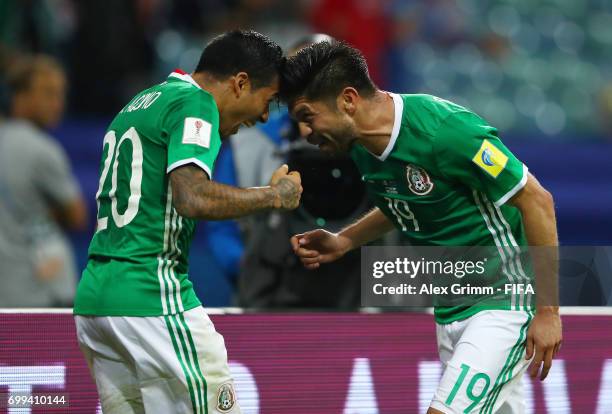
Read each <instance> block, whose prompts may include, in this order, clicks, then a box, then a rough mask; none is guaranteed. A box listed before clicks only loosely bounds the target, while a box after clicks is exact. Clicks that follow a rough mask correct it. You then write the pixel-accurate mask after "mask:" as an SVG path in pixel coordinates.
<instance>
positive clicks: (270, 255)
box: [231, 34, 369, 310]
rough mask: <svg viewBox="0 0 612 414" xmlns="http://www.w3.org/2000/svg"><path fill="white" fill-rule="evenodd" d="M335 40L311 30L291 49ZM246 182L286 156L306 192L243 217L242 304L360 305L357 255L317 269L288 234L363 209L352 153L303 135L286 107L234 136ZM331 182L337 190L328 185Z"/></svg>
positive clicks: (339, 221)
mask: <svg viewBox="0 0 612 414" xmlns="http://www.w3.org/2000/svg"><path fill="white" fill-rule="evenodd" d="M324 40H331V38H330V37H329V36H327V35H321V34H318V35H311V36H308V37H306V38H304V39H301V40H300V41H298V42H297V44H296V45H294V47H293V48H292V50H291V52H290V53H295V52H296V51H297V50H299V48H301V47H304V46H306V45H308V44H311V43H314V42H319V41H324ZM231 143H232V150H233V154H234V159H235V160H236V163H235V165H236V175H237V177H238V183H239V184H240V185H241V186H260V185H266V184H267V177H268V176H269V170H271V171H273V170H274V169H275V168H276V167H277V166H279V165H281V164H282V163H283V162H286V163H288V164H289V166H290V168H291V169H294V170H297V171H299V172H300V174H301V175H302V183H303V186H304V193H303V195H302V203H301V205H300V207H298V209H296V210H294V211H291V212H286V213H270V214H267V215H260V216H258V217H251V218H250V220H249V221H242V222H241V224H242V230H243V234H244V235H245V245H246V247H245V248H246V250H245V257H244V260H243V264H242V268H241V273H240V278H239V280H238V305H239V306H242V307H250V308H264V309H265V308H277V309H279V308H328V309H344V310H349V309H356V308H358V307H359V306H360V300H361V296H360V294H361V291H360V280H359V274H360V255H359V252H358V251H354V252H351V253H349V254H347V255H346V256H345V257H343V258H342V259H340V260H338V261H337V262H334V263H331V264H330V265H327V266H323V267H321V268H319V269H317V270H314V271H310V270H306V269H305V268H304V267H303V266H302V264H301V263H300V262H299V260H297V259H296V256H295V254H294V253H293V250H292V249H291V246H290V244H289V238H290V237H291V236H292V235H293V234H296V233H300V232H303V231H307V230H309V229H311V228H313V227H317V226H321V225H326V226H328V227H329V228H331V229H334V230H340V228H342V227H344V226H345V225H347V224H348V223H350V222H352V221H354V220H355V219H356V218H357V217H358V216H359V215H361V214H363V213H364V212H365V211H366V210H367V208H368V207H369V204H368V202H367V200H366V197H365V188H364V185H363V183H362V182H361V176H360V175H359V172H358V171H357V169H356V167H355V165H354V164H353V162H352V161H351V160H350V159H349V158H348V157H340V158H333V159H332V158H330V157H328V156H326V155H322V154H321V153H320V152H319V151H317V150H316V148H315V147H313V146H311V145H309V144H308V143H306V142H305V141H304V140H302V139H300V136H299V132H298V128H297V124H296V123H295V122H294V121H293V120H292V119H291V118H290V117H289V115H288V113H287V111H286V109H285V108H283V109H282V110H281V111H278V112H277V113H276V114H275V115H273V116H271V117H270V119H269V120H268V122H267V123H266V124H265V125H261V126H259V127H258V128H251V129H248V130H244V131H241V132H240V133H239V134H237V135H236V136H234V137H232V138H231ZM330 188H334V191H333V192H330V191H329V189H330Z"/></svg>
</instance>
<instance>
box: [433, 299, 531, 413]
mask: <svg viewBox="0 0 612 414" xmlns="http://www.w3.org/2000/svg"><path fill="white" fill-rule="evenodd" d="M532 318H533V314H531V313H527V312H524V311H503V310H490V311H482V312H479V313H477V314H476V315H474V316H472V317H470V318H467V319H464V320H461V321H456V322H452V323H450V324H446V325H441V324H437V326H436V334H437V337H438V352H439V354H440V360H441V361H442V364H443V366H444V371H443V374H442V378H441V379H440V383H439V385H438V389H437V390H436V393H435V394H434V398H433V400H432V402H431V407H432V408H435V409H437V410H439V411H442V412H443V413H445V414H455V413H457V414H459V413H461V414H463V413H483V414H487V413H504V414H509V413H512V414H519V413H524V412H525V403H524V399H523V393H522V387H521V378H522V375H523V373H524V372H525V370H526V369H527V367H528V366H529V364H530V362H531V361H528V360H526V359H525V339H526V337H527V329H528V328H529V324H530V323H531V320H532Z"/></svg>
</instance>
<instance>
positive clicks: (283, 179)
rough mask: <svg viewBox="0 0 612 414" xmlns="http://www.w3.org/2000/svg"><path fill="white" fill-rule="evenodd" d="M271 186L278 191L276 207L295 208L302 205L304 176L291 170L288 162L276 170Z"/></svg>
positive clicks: (283, 208) (275, 201)
mask: <svg viewBox="0 0 612 414" xmlns="http://www.w3.org/2000/svg"><path fill="white" fill-rule="evenodd" d="M270 187H272V188H273V189H274V190H275V192H276V199H275V200H274V208H278V209H282V210H293V209H294V208H297V206H299V205H300V197H301V195H302V191H303V189H302V178H301V177H300V173H299V172H297V171H291V172H289V167H288V166H287V164H283V165H282V166H281V167H280V168H279V169H277V170H276V171H274V174H272V178H271V179H270Z"/></svg>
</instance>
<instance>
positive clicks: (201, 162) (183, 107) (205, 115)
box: [164, 91, 221, 178]
mask: <svg viewBox="0 0 612 414" xmlns="http://www.w3.org/2000/svg"><path fill="white" fill-rule="evenodd" d="M198 92H199V93H200V92H201V91H198ZM164 123H165V125H164V130H165V131H166V133H167V134H168V160H167V162H168V164H167V165H168V167H167V169H166V173H169V172H170V171H172V170H173V169H175V168H177V167H180V166H183V165H187V164H195V165H197V166H198V167H200V168H202V169H203V170H204V171H205V172H206V173H207V174H208V177H209V178H212V173H213V168H214V164H215V159H216V158H217V155H218V154H219V149H220V147H221V137H220V136H219V112H218V111H217V108H216V106H215V103H214V101H213V100H212V98H210V99H202V98H201V97H199V96H194V95H192V94H190V95H186V96H184V97H181V98H180V99H178V100H177V102H175V103H174V104H173V105H170V106H169V108H168V113H167V114H166V117H165V121H164Z"/></svg>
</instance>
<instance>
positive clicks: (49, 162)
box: [34, 141, 81, 206]
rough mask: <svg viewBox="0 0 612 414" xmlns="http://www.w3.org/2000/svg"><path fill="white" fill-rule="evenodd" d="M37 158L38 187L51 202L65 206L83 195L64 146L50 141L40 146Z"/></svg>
mask: <svg viewBox="0 0 612 414" xmlns="http://www.w3.org/2000/svg"><path fill="white" fill-rule="evenodd" d="M41 142H44V141H41ZM36 160H37V161H36V167H35V171H36V174H35V176H34V180H35V183H36V187H37V188H38V189H39V190H40V191H41V193H42V194H44V195H45V197H46V198H47V199H49V200H50V201H51V203H53V204H55V205H59V206H63V205H66V204H68V203H69V202H71V201H73V200H75V199H77V198H79V197H80V196H81V192H80V189H79V185H78V183H77V181H76V179H75V177H74V175H73V174H72V170H71V168H70V162H69V161H68V157H67V156H66V153H65V152H64V150H63V148H61V147H60V146H59V145H58V144H56V143H54V142H49V143H48V145H47V144H45V145H44V146H41V147H40V148H39V150H38V151H37V156H36Z"/></svg>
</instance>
